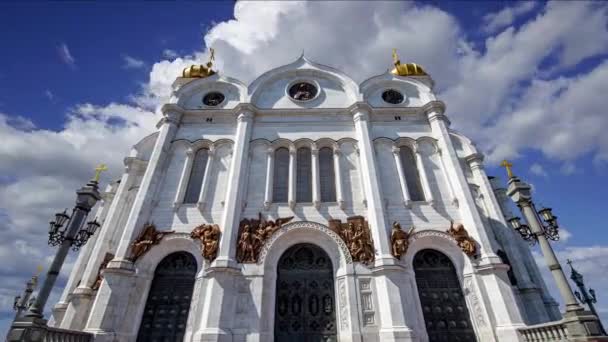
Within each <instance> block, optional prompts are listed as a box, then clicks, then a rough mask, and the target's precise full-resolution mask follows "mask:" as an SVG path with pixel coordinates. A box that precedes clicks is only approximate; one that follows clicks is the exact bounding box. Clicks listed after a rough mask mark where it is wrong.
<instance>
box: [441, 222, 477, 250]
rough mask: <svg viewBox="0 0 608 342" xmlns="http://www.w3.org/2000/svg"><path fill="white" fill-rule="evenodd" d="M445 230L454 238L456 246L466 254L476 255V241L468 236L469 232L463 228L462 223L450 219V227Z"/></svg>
mask: <svg viewBox="0 0 608 342" xmlns="http://www.w3.org/2000/svg"><path fill="white" fill-rule="evenodd" d="M447 232H448V234H450V235H451V236H452V237H453V238H454V239H455V240H456V243H457V244H458V247H460V249H462V251H463V252H464V253H465V254H466V255H468V256H476V255H477V243H476V242H475V240H473V238H472V237H470V236H469V233H468V232H467V230H466V229H464V226H463V225H462V223H454V221H451V222H450V229H448V230H447Z"/></svg>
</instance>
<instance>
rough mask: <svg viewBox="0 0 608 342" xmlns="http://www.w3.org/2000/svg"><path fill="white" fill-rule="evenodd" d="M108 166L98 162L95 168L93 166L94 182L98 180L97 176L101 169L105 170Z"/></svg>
mask: <svg viewBox="0 0 608 342" xmlns="http://www.w3.org/2000/svg"><path fill="white" fill-rule="evenodd" d="M107 170H108V167H107V166H106V164H99V165H98V166H97V167H96V168H95V177H93V180H94V181H96V182H99V176H100V175H101V173H102V172H103V171H107Z"/></svg>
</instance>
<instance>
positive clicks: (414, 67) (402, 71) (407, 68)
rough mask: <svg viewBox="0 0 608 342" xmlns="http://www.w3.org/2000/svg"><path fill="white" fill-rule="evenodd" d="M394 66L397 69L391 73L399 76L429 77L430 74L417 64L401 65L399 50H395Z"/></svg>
mask: <svg viewBox="0 0 608 342" xmlns="http://www.w3.org/2000/svg"><path fill="white" fill-rule="evenodd" d="M393 64H394V65H395V68H394V69H393V70H391V73H393V74H394V75H398V76H427V75H428V74H427V73H426V71H424V69H422V67H421V66H420V65H418V64H416V63H405V64H401V61H400V60H399V56H398V55H397V49H393Z"/></svg>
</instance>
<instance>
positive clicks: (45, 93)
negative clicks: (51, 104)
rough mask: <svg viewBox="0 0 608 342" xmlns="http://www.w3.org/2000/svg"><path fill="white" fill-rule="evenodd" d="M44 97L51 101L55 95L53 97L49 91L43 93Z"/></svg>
mask: <svg viewBox="0 0 608 342" xmlns="http://www.w3.org/2000/svg"><path fill="white" fill-rule="evenodd" d="M44 96H46V98H47V99H49V101H53V99H54V98H55V95H53V92H51V91H50V90H49V89H47V90H45V91H44Z"/></svg>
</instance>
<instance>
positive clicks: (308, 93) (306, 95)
mask: <svg viewBox="0 0 608 342" xmlns="http://www.w3.org/2000/svg"><path fill="white" fill-rule="evenodd" d="M317 92H318V90H317V87H315V86H314V85H312V84H310V83H308V82H298V83H296V84H294V85H292V86H291V87H290V88H289V96H291V98H292V99H294V100H296V101H309V100H312V99H314V98H315V96H317Z"/></svg>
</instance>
